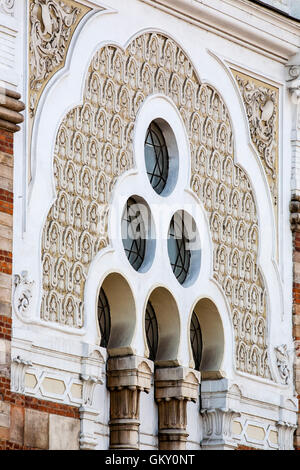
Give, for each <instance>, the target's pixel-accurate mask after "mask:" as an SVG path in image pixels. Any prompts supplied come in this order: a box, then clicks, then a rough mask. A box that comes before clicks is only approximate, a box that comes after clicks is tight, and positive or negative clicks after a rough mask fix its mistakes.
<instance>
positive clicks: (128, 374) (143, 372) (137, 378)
mask: <svg viewBox="0 0 300 470" xmlns="http://www.w3.org/2000/svg"><path fill="white" fill-rule="evenodd" d="M152 373H153V363H152V362H151V361H148V360H147V359H144V358H141V357H137V356H127V357H119V358H110V359H108V361H107V387H108V389H109V391H110V422H109V425H110V448H111V449H132V450H134V449H138V447H139V446H138V442H139V426H140V421H139V416H140V406H139V402H140V392H141V391H144V392H146V393H149V391H150V387H151V377H152Z"/></svg>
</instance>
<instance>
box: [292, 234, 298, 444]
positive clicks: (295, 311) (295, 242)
mask: <svg viewBox="0 0 300 470" xmlns="http://www.w3.org/2000/svg"><path fill="white" fill-rule="evenodd" d="M292 227H293V226H292ZM293 228H294V233H293V263H294V269H293V336H294V340H295V348H296V361H295V368H294V376H295V386H296V394H297V396H298V403H299V409H300V231H298V228H299V227H298V226H297V225H295V226H294V227H293ZM294 445H295V449H296V450H300V414H299V412H298V429H297V430H296V432H295V440H294Z"/></svg>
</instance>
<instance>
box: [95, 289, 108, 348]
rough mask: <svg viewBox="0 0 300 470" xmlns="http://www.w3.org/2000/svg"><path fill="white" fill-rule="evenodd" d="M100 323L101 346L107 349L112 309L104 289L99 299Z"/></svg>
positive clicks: (101, 290)
mask: <svg viewBox="0 0 300 470" xmlns="http://www.w3.org/2000/svg"><path fill="white" fill-rule="evenodd" d="M98 323H99V327H100V332H101V343H100V346H101V347H102V348H107V345H108V341H109V336H110V309H109V303H108V300H107V297H106V295H105V292H104V290H103V289H102V287H101V289H100V294H99V298H98Z"/></svg>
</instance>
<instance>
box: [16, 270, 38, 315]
mask: <svg viewBox="0 0 300 470" xmlns="http://www.w3.org/2000/svg"><path fill="white" fill-rule="evenodd" d="M33 284H34V281H29V279H28V272H27V271H22V273H21V275H19V274H16V275H15V277H14V293H13V306H14V311H15V312H16V313H17V314H18V315H20V316H21V317H22V318H28V317H29V315H30V302H31V298H32V287H33Z"/></svg>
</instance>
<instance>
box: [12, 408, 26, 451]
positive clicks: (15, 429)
mask: <svg viewBox="0 0 300 470" xmlns="http://www.w3.org/2000/svg"><path fill="white" fill-rule="evenodd" d="M10 440H11V441H12V442H17V443H18V444H20V445H23V443H24V408H21V407H19V406H15V405H11V409H10Z"/></svg>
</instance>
